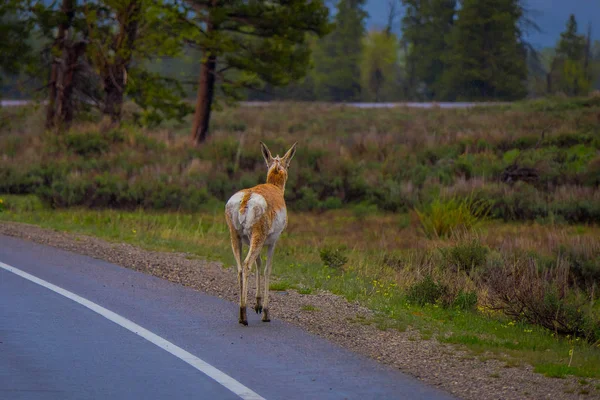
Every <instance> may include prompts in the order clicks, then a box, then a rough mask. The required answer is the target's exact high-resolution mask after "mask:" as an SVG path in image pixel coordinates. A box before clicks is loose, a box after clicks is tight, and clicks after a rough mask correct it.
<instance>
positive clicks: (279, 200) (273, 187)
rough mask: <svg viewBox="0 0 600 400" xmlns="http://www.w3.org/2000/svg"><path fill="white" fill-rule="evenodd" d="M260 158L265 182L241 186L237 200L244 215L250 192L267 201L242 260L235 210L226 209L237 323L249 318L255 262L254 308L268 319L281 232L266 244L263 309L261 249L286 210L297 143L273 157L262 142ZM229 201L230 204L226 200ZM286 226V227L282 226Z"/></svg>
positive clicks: (244, 322)
mask: <svg viewBox="0 0 600 400" xmlns="http://www.w3.org/2000/svg"><path fill="white" fill-rule="evenodd" d="M261 146H262V152H263V157H264V158H265V162H266V163H267V167H268V168H269V170H268V172H267V183H264V184H261V185H256V186H254V187H252V188H248V189H244V190H242V191H241V192H242V193H243V196H242V199H241V201H240V203H239V209H238V210H237V212H239V213H240V214H245V213H246V212H247V210H248V204H249V203H250V199H251V197H252V194H253V193H256V194H257V195H260V196H262V197H263V198H264V199H265V202H266V204H267V209H266V211H265V213H264V214H263V215H262V216H260V218H259V219H258V220H257V221H253V226H252V228H251V230H252V233H251V235H250V243H249V244H250V248H249V250H248V254H247V255H246V258H245V259H244V261H243V262H242V260H241V256H242V254H241V250H242V238H241V236H240V234H239V233H238V232H237V231H236V229H235V228H234V227H233V224H232V221H231V217H230V215H229V214H228V212H235V211H234V210H231V209H230V210H229V211H228V212H226V220H227V225H228V226H229V232H230V234H231V248H232V250H233V254H234V256H235V258H236V263H237V266H238V283H239V285H240V314H239V322H240V323H241V324H243V325H248V320H247V316H246V301H247V294H248V274H249V273H250V270H251V267H252V265H253V264H254V263H256V265H257V272H256V274H257V275H256V306H255V307H254V310H255V311H256V312H257V313H260V312H263V318H262V320H263V321H265V322H268V321H270V318H269V311H268V304H269V276H270V274H271V267H272V259H273V251H274V248H275V247H274V246H275V241H276V240H277V238H278V236H279V234H280V233H281V232H280V231H277V237H275V239H274V241H273V242H271V243H270V244H269V247H268V254H267V265H266V267H265V270H264V279H265V284H264V287H263V288H264V292H263V293H264V308H263V297H262V296H261V292H260V287H261V285H260V281H261V279H260V271H259V270H258V268H260V265H261V261H260V252H261V250H262V248H263V246H264V244H265V241H266V239H267V237H268V235H269V232H270V231H271V228H272V227H273V223H274V221H275V217H276V216H277V213H278V212H279V211H281V210H285V199H284V197H283V192H284V190H285V182H286V180H287V168H288V167H289V164H290V161H291V159H292V158H293V157H294V154H295V151H296V144H294V145H293V146H292V147H291V148H290V150H288V152H287V153H286V154H285V156H283V157H282V158H280V157H279V156H277V157H275V158H274V157H273V156H272V155H271V152H270V151H269V149H268V148H267V147H266V146H265V145H264V144H263V143H261ZM228 204H229V203H228ZM283 228H285V226H284V227H283Z"/></svg>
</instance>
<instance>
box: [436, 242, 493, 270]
mask: <svg viewBox="0 0 600 400" xmlns="http://www.w3.org/2000/svg"><path fill="white" fill-rule="evenodd" d="M440 251H441V252H442V255H443V256H444V259H445V260H446V263H447V264H448V266H450V267H451V268H453V269H455V270H457V271H466V272H467V273H469V272H470V271H472V270H475V269H478V268H481V267H483V266H484V265H485V263H486V260H487V255H488V252H489V248H488V247H486V246H484V245H482V244H481V243H480V242H479V241H478V240H477V239H473V240H471V241H470V242H466V243H461V244H458V245H456V246H453V247H449V248H441V249H440Z"/></svg>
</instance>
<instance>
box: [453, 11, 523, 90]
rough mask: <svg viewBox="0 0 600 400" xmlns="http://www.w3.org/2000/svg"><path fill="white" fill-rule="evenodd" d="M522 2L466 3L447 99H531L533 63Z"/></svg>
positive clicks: (456, 36) (460, 17) (455, 35)
mask: <svg viewBox="0 0 600 400" xmlns="http://www.w3.org/2000/svg"><path fill="white" fill-rule="evenodd" d="M522 16H523V8H522V6H521V4H520V1H519V0H464V1H463V2H462V7H461V9H460V10H459V12H458V20H457V21H456V24H455V28H454V30H453V32H452V37H451V38H450V43H451V48H450V51H449V52H447V53H446V57H445V61H446V62H447V64H448V65H449V66H450V67H449V69H448V70H447V72H446V73H445V75H444V84H445V85H444V89H445V96H444V97H446V98H448V99H465V100H491V99H499V100H513V99H519V98H522V97H524V96H525V95H526V93H527V90H526V79H527V64H526V51H525V47H524V44H523V42H522V37H521V36H522V33H521V30H520V29H519V21H520V20H521V18H522Z"/></svg>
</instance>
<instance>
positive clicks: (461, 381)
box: [0, 222, 600, 400]
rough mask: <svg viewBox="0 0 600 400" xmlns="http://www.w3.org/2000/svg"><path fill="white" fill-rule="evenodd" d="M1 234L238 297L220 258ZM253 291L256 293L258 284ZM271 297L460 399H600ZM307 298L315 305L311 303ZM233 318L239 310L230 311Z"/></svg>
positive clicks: (274, 308)
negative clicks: (232, 312)
mask: <svg viewBox="0 0 600 400" xmlns="http://www.w3.org/2000/svg"><path fill="white" fill-rule="evenodd" d="M0 234H3V235H7V236H14V237H18V238H22V239H27V240H30V241H33V242H36V243H40V244H45V245H49V246H53V247H57V248H61V249H64V250H67V251H71V252H75V253H79V254H84V255H87V256H91V257H94V258H98V259H101V260H105V261H108V262H110V263H113V264H117V265H121V266H123V267H127V268H131V269H134V270H137V271H141V272H144V273H148V274H152V275H155V276H157V277H160V278H163V279H167V280H169V281H172V282H175V283H179V284H181V285H184V286H188V287H191V288H194V289H196V290H200V291H202V292H205V293H208V294H211V295H214V296H218V297H221V298H224V299H227V300H230V301H233V302H237V297H238V294H237V290H236V288H237V280H236V276H235V272H234V269H233V268H223V265H222V264H220V263H216V262H207V261H204V260H199V259H196V258H194V257H192V256H190V255H188V254H183V253H163V252H154V251H147V250H143V249H140V248H137V247H134V246H131V245H128V244H122V243H111V242H107V241H104V240H101V239H98V238H94V237H90V236H85V235H78V234H70V233H63V232H56V231H52V230H48V229H42V228H40V227H37V226H33V225H26V224H18V223H9V222H1V223H0ZM275 268H276V265H275ZM252 281H253V280H251V282H252ZM250 291H251V293H249V298H250V299H252V298H253V297H254V294H253V293H252V291H253V289H252V288H251V289H250ZM270 303H271V304H270V309H271V313H272V318H278V319H281V320H284V321H287V322H290V323H292V324H295V325H297V326H300V327H302V328H303V329H305V330H307V331H309V332H311V333H313V334H316V335H319V336H321V337H324V338H326V339H328V340H330V341H332V342H334V343H337V344H338V345H340V346H343V347H345V348H348V349H350V350H352V351H355V352H357V353H360V354H363V355H366V356H368V357H371V358H373V359H375V360H377V361H379V362H381V363H383V364H386V365H390V366H393V367H395V368H398V369H400V370H401V371H402V372H405V373H407V374H409V375H412V376H414V377H416V378H418V379H420V380H421V381H423V382H425V383H427V384H429V385H432V386H436V387H439V388H441V389H443V390H445V391H447V392H449V393H452V394H453V395H455V396H457V397H460V398H463V399H473V400H475V399H477V400H480V399H591V398H598V399H600V391H599V390H598V389H597V387H598V386H600V381H597V380H596V381H594V380H591V379H586V381H587V382H589V383H588V384H585V385H582V384H580V383H579V380H578V379H576V378H572V377H570V378H566V379H553V378H546V377H544V376H542V375H540V374H536V373H534V372H533V368H532V367H530V366H521V367H510V368H507V366H506V363H505V362H502V361H499V360H494V359H488V360H484V358H485V357H474V356H473V354H471V353H469V352H468V351H465V350H463V349H461V348H460V347H458V346H452V345H447V344H443V343H439V342H437V341H436V340H435V339H429V340H422V339H421V338H420V336H419V333H418V332H416V331H411V330H410V329H409V330H407V331H405V332H399V331H397V330H394V329H388V330H385V331H382V330H380V329H378V328H377V327H376V326H375V324H361V323H357V322H355V321H357V320H364V319H367V320H368V319H370V318H372V317H373V314H372V312H371V311H370V310H368V309H366V308H365V307H362V306H361V305H359V304H357V303H350V302H348V301H346V300H345V299H344V298H342V297H340V296H336V295H333V294H331V293H327V292H320V293H315V294H309V295H303V294H299V293H297V292H296V291H294V290H290V291H287V292H271V300H270ZM307 305H310V306H313V307H315V308H316V311H309V310H307V309H306V308H307V307H306V306H307ZM303 306H305V309H303ZM232 318H237V316H236V315H233V314H232ZM353 321H354V322H353ZM585 392H587V393H585Z"/></svg>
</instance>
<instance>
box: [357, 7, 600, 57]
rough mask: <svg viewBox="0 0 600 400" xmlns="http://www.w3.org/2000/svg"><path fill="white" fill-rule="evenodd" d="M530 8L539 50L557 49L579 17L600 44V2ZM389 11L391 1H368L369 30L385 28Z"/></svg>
mask: <svg viewBox="0 0 600 400" xmlns="http://www.w3.org/2000/svg"><path fill="white" fill-rule="evenodd" d="M527 4H528V8H529V9H531V13H530V18H532V19H534V20H535V22H536V23H537V24H538V25H539V26H540V28H541V29H542V32H541V33H532V34H531V35H530V36H529V37H528V41H530V42H531V43H533V44H534V45H536V46H541V47H545V46H554V45H555V44H556V41H557V40H558V37H559V35H560V33H561V32H562V31H563V30H564V28H565V23H566V22H567V19H568V18H569V15H570V14H575V17H576V18H577V22H578V23H579V31H580V32H581V33H584V32H585V31H587V24H588V22H592V24H593V27H592V29H593V31H592V32H593V37H594V38H595V39H597V40H600V0H527ZM387 10H388V0H367V11H368V12H369V14H370V18H369V22H368V26H370V27H371V26H383V25H385V23H386V21H387ZM397 25H398V26H399V22H397ZM398 30H399V29H398Z"/></svg>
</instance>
